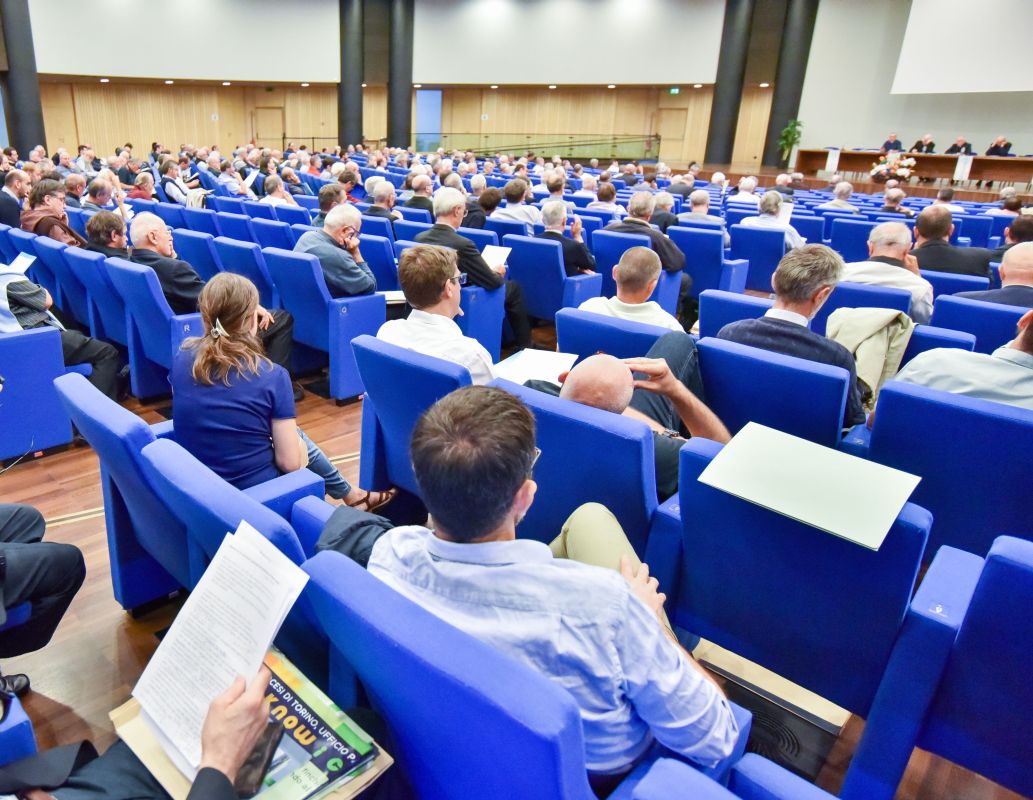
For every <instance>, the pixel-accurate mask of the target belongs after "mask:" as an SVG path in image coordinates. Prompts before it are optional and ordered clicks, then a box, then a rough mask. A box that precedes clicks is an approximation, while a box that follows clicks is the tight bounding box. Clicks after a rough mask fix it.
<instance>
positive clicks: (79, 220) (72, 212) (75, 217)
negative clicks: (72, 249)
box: [65, 208, 88, 239]
mask: <svg viewBox="0 0 1033 800" xmlns="http://www.w3.org/2000/svg"><path fill="white" fill-rule="evenodd" d="M65 213H66V214H67V215H68V227H69V228H71V229H72V230H73V231H75V232H76V233H77V234H79V235H80V236H82V237H83V238H84V239H85V238H86V220H87V219H88V217H87V216H86V212H84V211H82V210H81V209H78V208H66V209H65Z"/></svg>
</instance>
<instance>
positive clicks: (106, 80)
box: [100, 78, 111, 83]
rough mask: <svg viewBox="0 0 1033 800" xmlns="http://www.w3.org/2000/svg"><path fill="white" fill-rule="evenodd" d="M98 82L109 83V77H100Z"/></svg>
mask: <svg viewBox="0 0 1033 800" xmlns="http://www.w3.org/2000/svg"><path fill="white" fill-rule="evenodd" d="M100 82H101V83H110V82H111V78H101V79H100Z"/></svg>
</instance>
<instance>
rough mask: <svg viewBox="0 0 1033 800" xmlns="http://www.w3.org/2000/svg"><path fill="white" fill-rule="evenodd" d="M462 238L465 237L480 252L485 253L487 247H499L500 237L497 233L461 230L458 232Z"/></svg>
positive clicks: (473, 229)
mask: <svg viewBox="0 0 1033 800" xmlns="http://www.w3.org/2000/svg"><path fill="white" fill-rule="evenodd" d="M456 233H458V234H459V235H460V236H465V237H466V238H467V239H469V240H470V241H471V242H473V243H474V244H475V245H477V249H478V250H480V251H482V252H483V251H484V248H485V246H487V245H489V244H493V245H495V246H498V243H499V235H498V234H497V233H496V232H495V231H486V230H482V229H480V228H459V230H457V231H456Z"/></svg>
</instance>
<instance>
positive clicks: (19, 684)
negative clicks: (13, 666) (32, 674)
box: [0, 673, 32, 697]
mask: <svg viewBox="0 0 1033 800" xmlns="http://www.w3.org/2000/svg"><path fill="white" fill-rule="evenodd" d="M31 688H32V683H31V682H30V681H29V676H28V675H22V674H20V673H19V674H15V675H0V691H6V692H9V693H11V694H13V695H14V696H15V697H24V696H25V695H27V694H28V693H29V690H30V689H31Z"/></svg>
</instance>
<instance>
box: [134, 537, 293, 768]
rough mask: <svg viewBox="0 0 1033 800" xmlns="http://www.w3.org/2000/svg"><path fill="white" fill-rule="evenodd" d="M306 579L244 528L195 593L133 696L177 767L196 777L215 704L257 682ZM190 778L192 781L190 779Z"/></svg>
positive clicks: (229, 541)
mask: <svg viewBox="0 0 1033 800" xmlns="http://www.w3.org/2000/svg"><path fill="white" fill-rule="evenodd" d="M307 581H308V576H307V575H306V574H305V573H304V572H303V571H302V570H301V569H299V568H298V566H297V565H296V564H294V562H292V561H291V560H290V559H289V558H287V557H286V556H285V555H283V554H282V553H281V552H280V551H279V550H277V549H276V547H275V546H274V545H273V544H271V543H270V542H269V541H268V540H267V539H266V538H265V537H264V536H262V535H261V534H260V533H259V532H258V531H256V530H255V529H254V528H252V527H251V526H250V525H248V524H247V523H246V522H241V523H240V526H239V527H238V528H237V532H236V533H235V534H233V535H232V536H230V535H228V534H227V536H226V538H225V539H224V540H223V543H222V546H221V547H220V548H219V551H218V552H217V553H216V554H215V558H213V559H212V562H211V564H209V565H208V569H207V570H205V573H204V575H203V576H202V578H201V580H200V581H199V582H198V584H197V586H196V587H195V588H194V590H193V592H191V594H190V597H189V598H188V599H187V601H186V603H185V604H184V605H183V608H182V609H180V611H179V614H178V615H177V616H176V620H175V622H173V623H172V627H171V628H170V629H169V632H168V634H167V635H166V636H165V638H164V639H163V640H162V643H161V645H160V646H159V647H158V650H157V651H156V652H155V654H154V656H153V657H152V658H151V660H150V663H148V665H147V668H146V669H145V670H144V672H143V675H141V676H140V680H139V681H138V682H137V684H136V688H135V689H133V696H134V697H135V698H136V699H137V700H138V701H139V702H140V706H141V708H142V709H143V711H144V712H145V713H146V717H147V720H148V722H149V724H150V725H151V727H152V728H153V729H155V732H156V733H157V734H159V738H160V739H161V741H162V745H163V746H164V747H165V748H166V750H167V752H168V754H169V757H170V758H171V759H172V761H173V762H174V763H176V765H177V766H178V767H179V768H180V769H183V770H184V774H188V773H187V772H186V770H185V769H184V767H189V768H190V769H191V770H193V771H194V772H195V773H196V770H197V767H198V764H200V761H201V728H202V727H203V725H204V719H205V715H206V714H207V713H208V706H209V705H210V704H211V701H212V700H213V699H214V698H215V697H217V696H218V695H220V694H222V693H223V692H224V691H225V690H226V689H227V688H228V687H229V686H230V684H232V683H233V681H234V679H235V678H236V676H237V675H242V676H244V677H245V678H246V679H247V680H249V681H250V680H251V679H252V678H253V677H254V676H255V675H256V674H257V672H258V669H259V667H260V666H261V665H262V659H263V658H264V657H265V654H266V652H267V651H268V650H269V646H270V645H271V644H272V641H273V638H274V637H275V636H276V633H277V631H279V629H280V625H282V624H283V621H284V619H286V617H287V613H288V612H289V611H290V609H291V606H293V605H294V601H295V600H296V599H297V597H298V595H299V594H300V593H301V590H302V589H303V588H304V586H305V583H306V582H307ZM188 777H191V778H192V777H193V775H190V774H188Z"/></svg>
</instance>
